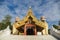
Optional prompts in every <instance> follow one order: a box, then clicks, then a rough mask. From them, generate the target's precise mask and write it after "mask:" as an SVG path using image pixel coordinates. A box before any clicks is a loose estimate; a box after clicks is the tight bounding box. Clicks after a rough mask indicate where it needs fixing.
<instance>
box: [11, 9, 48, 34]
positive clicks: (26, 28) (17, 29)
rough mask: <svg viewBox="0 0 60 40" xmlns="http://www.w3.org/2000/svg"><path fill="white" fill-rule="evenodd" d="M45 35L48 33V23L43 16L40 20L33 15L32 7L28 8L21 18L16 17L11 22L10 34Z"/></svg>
mask: <svg viewBox="0 0 60 40" xmlns="http://www.w3.org/2000/svg"><path fill="white" fill-rule="evenodd" d="M39 33H40V34H41V35H47V34H48V23H47V22H46V19H45V17H44V16H42V17H41V19H40V20H37V18H36V17H35V16H34V15H33V12H32V9H31V8H29V10H28V12H27V15H26V16H25V17H24V19H23V20H20V18H19V17H16V20H15V23H14V24H13V30H12V34H15V35H38V34H39Z"/></svg>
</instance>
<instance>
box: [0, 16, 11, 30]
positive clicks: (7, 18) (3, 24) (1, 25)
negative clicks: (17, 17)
mask: <svg viewBox="0 0 60 40" xmlns="http://www.w3.org/2000/svg"><path fill="white" fill-rule="evenodd" d="M11 18H12V17H11V16H10V15H6V16H5V17H4V19H3V20H2V21H1V23H0V30H3V29H5V28H6V27H7V26H8V25H9V26H10V29H11V28H12V26H11Z"/></svg>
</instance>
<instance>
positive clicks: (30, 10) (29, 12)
mask: <svg viewBox="0 0 60 40" xmlns="http://www.w3.org/2000/svg"><path fill="white" fill-rule="evenodd" d="M31 14H32V9H31V6H29V10H28V15H31Z"/></svg>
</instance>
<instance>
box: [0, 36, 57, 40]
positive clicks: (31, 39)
mask: <svg viewBox="0 0 60 40" xmlns="http://www.w3.org/2000/svg"><path fill="white" fill-rule="evenodd" d="M0 40H57V39H56V38H54V37H53V36H51V35H39V36H22V35H19V36H18V35H5V36H0Z"/></svg>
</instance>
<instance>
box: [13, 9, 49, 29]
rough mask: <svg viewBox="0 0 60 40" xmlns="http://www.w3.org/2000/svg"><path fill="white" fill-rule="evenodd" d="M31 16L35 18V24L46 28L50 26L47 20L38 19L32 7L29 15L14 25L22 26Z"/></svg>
mask: <svg viewBox="0 0 60 40" xmlns="http://www.w3.org/2000/svg"><path fill="white" fill-rule="evenodd" d="M29 17H31V18H32V19H33V21H34V22H35V24H36V25H38V26H40V27H43V28H46V27H47V26H48V24H47V23H46V22H42V21H39V20H37V18H36V17H35V16H34V15H33V12H32V9H31V8H29V10H28V12H27V15H26V16H25V17H24V19H23V20H21V21H18V22H16V23H14V24H13V26H15V27H16V28H18V27H21V26H22V25H24V24H25V22H26V21H28V19H29Z"/></svg>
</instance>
